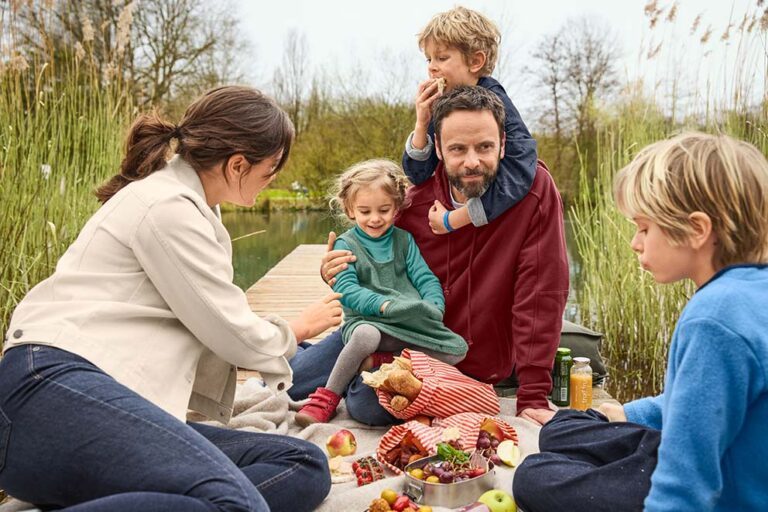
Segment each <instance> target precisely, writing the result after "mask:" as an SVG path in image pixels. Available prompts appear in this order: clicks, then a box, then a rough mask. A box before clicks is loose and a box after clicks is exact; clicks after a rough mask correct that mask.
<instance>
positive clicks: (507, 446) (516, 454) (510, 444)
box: [496, 439, 520, 467]
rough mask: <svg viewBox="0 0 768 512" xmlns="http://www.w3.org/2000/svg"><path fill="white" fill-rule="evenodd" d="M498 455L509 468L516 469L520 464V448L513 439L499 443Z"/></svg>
mask: <svg viewBox="0 0 768 512" xmlns="http://www.w3.org/2000/svg"><path fill="white" fill-rule="evenodd" d="M496 454H497V455H498V456H499V458H500V459H501V461H502V462H503V463H504V464H506V465H507V466H511V467H515V466H517V464H518V462H520V448H518V447H517V445H516V444H515V442H514V441H512V440H511V439H507V440H506V441H502V442H501V443H499V446H498V447H497V448H496Z"/></svg>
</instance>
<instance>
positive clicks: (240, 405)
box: [0, 379, 539, 512]
mask: <svg viewBox="0 0 768 512" xmlns="http://www.w3.org/2000/svg"><path fill="white" fill-rule="evenodd" d="M299 406H300V404H297V403H294V402H292V401H291V400H290V398H289V397H288V395H287V394H285V393H282V394H281V395H279V396H276V395H274V394H273V392H272V391H270V390H269V388H266V387H264V386H262V385H261V383H260V381H258V380H257V379H248V380H247V381H246V382H245V384H243V385H241V386H238V389H237V394H236V395H235V410H234V415H233V417H232V420H231V421H230V423H229V425H228V426H229V427H230V428H236V429H243V430H250V431H253V432H272V433H276V434H285V435H289V436H292V437H298V438H301V439H306V440H308V441H311V442H313V443H315V444H317V445H318V446H320V447H322V448H323V451H325V442H326V440H327V439H328V436H330V435H331V434H333V433H334V432H336V431H337V430H339V429H340V428H346V429H349V430H351V431H352V432H353V433H354V435H355V438H356V439H357V452H356V453H355V454H354V455H351V456H349V457H347V460H349V461H350V462H351V461H353V460H355V459H356V458H358V457H362V456H364V455H374V451H375V449H376V445H377V444H378V442H379V439H380V438H381V436H382V435H383V434H384V433H385V432H386V431H387V428H385V427H369V426H367V425H363V424H361V423H358V422H357V421H355V420H352V419H351V418H350V417H349V415H348V414H347V412H346V409H345V407H344V402H343V401H342V404H341V406H340V407H339V412H338V414H337V416H336V417H335V418H334V419H333V421H332V422H331V423H321V424H315V425H311V426H310V427H308V428H306V429H303V430H302V429H301V428H300V427H299V426H298V425H296V423H294V421H293V418H294V416H295V415H296V412H295V411H296V410H297V409H298V407H299ZM514 411H515V400H514V399H510V398H502V399H501V414H500V416H501V417H502V418H503V419H504V420H505V421H507V422H508V423H509V424H510V425H512V426H513V427H515V429H516V430H517V435H518V439H519V442H520V449H521V451H522V454H523V457H525V456H527V455H529V454H531V453H536V452H538V449H539V447H538V436H539V427H537V426H535V425H534V424H533V423H530V422H528V421H526V420H522V419H520V418H517V417H515V415H514ZM190 419H191V420H199V419H200V418H195V417H191V418H190ZM211 424H212V425H219V426H220V424H219V423H211ZM495 471H496V475H495V478H496V484H495V488H497V489H503V490H505V491H507V492H509V493H510V494H511V492H512V478H513V477H514V469H512V468H507V467H500V468H496V470H495ZM403 478H404V477H403V476H402V475H400V476H395V475H393V474H391V473H389V472H388V473H387V478H385V479H384V480H379V481H377V482H374V483H372V484H369V485H365V486H363V487H357V484H356V482H347V483H343V484H334V485H333V488H332V489H331V493H330V495H329V496H328V498H327V499H326V500H325V501H324V502H323V504H322V505H321V506H320V508H319V509H318V510H319V511H321V512H322V511H325V512H339V511H343V512H363V511H364V510H365V509H366V508H367V507H368V504H369V503H370V502H371V500H373V499H374V498H376V497H378V496H379V494H380V493H381V491H382V490H383V489H385V488H392V489H394V490H396V491H398V492H400V491H401V489H402V486H403ZM29 508H30V507H29V506H28V505H26V506H25V504H21V503H20V502H15V503H14V502H12V503H9V504H6V505H2V506H0V512H14V511H18V510H26V509H29ZM434 510H435V512H441V511H447V510H448V509H444V508H435V509H434Z"/></svg>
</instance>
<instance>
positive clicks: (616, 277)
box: [571, 112, 768, 402]
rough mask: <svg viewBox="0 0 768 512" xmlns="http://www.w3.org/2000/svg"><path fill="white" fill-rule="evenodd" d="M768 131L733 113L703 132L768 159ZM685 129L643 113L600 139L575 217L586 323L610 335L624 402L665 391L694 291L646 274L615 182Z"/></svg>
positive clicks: (756, 116) (623, 118)
mask: <svg viewBox="0 0 768 512" xmlns="http://www.w3.org/2000/svg"><path fill="white" fill-rule="evenodd" d="M766 126H768V122H766V117H765V115H764V114H763V113H761V112H755V113H752V114H750V115H747V114H746V113H744V112H741V113H739V112H727V113H723V115H722V116H721V123H720V124H718V125H711V126H698V127H697V128H698V129H704V130H707V131H710V132H713V133H715V132H724V133H728V134H730V135H733V136H735V137H738V138H741V139H744V140H748V141H750V142H751V143H753V144H755V145H756V146H757V147H759V148H761V150H762V151H763V153H766V154H768V136H766V132H765V128H766ZM690 128H694V127H690ZM681 129H684V127H681V126H676V125H672V124H670V123H669V122H668V121H664V120H660V119H653V118H649V117H647V116H644V115H642V114H638V113H624V115H620V116H619V117H618V119H617V120H616V121H614V122H612V123H611V124H610V125H609V126H607V127H605V128H604V130H603V131H601V133H600V134H599V135H598V138H599V140H598V146H597V158H596V161H597V170H596V174H595V173H593V176H596V177H595V178H594V179H589V178H587V176H589V174H588V172H587V169H586V164H584V163H582V166H581V170H580V174H581V180H580V188H579V195H578V197H577V198H576V200H575V204H574V206H573V208H572V210H571V219H572V225H573V229H574V238H575V241H576V245H577V251H578V254H579V257H580V263H581V264H580V266H579V271H578V276H577V279H578V280H579V282H580V284H581V286H580V288H579V290H578V292H577V299H578V302H579V306H580V311H581V321H582V322H583V323H584V324H585V325H588V326H590V327H592V328H595V329H596V330H598V331H601V332H603V333H604V334H605V338H604V342H603V348H602V352H603V356H604V357H605V359H606V363H607V366H608V370H609V372H610V376H609V378H608V380H607V390H608V391H609V392H610V393H611V394H612V395H613V396H614V397H616V398H617V399H618V400H620V401H622V402H623V401H627V400H631V399H635V398H638V397H641V396H646V395H650V394H657V393H659V392H660V391H661V390H662V389H663V383H664V374H665V370H666V360H667V350H668V348H669V341H670V339H671V337H672V333H673V330H674V327H675V323H676V321H677V319H678V317H679V315H680V312H681V311H682V308H683V307H684V306H685V304H686V302H687V301H688V299H689V298H690V297H691V295H692V294H693V292H694V287H693V285H692V284H691V283H690V282H688V283H678V284H674V285H658V284H656V283H655V282H654V280H653V278H652V276H651V275H650V274H649V273H647V272H645V271H643V270H642V269H641V268H640V266H639V264H638V261H637V257H636V255H635V254H634V253H633V252H632V250H631V249H630V246H629V243H630V240H631V238H632V236H633V234H634V225H633V224H632V223H631V222H630V221H629V220H627V219H626V218H624V217H623V216H622V215H621V214H620V213H619V211H618V210H617V209H616V207H615V204H614V201H613V195H612V182H613V177H614V175H615V174H616V172H617V171H618V170H620V169H621V168H622V167H624V166H625V165H626V164H628V163H629V162H630V161H631V160H632V157H633V156H634V155H635V154H636V153H637V152H638V151H639V150H640V149H642V148H643V147H644V146H646V145H647V144H650V143H652V142H654V141H657V140H660V139H664V138H666V137H668V136H670V135H672V134H673V133H677V132H679V131H681Z"/></svg>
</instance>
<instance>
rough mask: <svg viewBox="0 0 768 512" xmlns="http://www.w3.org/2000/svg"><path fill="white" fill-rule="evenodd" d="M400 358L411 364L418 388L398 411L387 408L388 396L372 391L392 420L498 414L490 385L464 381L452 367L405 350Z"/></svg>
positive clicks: (462, 375) (496, 401) (497, 404)
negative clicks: (419, 387)
mask: <svg viewBox="0 0 768 512" xmlns="http://www.w3.org/2000/svg"><path fill="white" fill-rule="evenodd" d="M401 356H403V357H405V358H407V359H410V360H411V366H412V368H413V374H414V375H415V376H416V377H417V378H418V379H419V380H420V381H421V382H422V388H421V392H420V393H419V394H418V396H417V397H416V399H415V400H414V401H413V402H411V404H410V405H408V407H406V408H405V409H403V410H402V411H395V410H394V409H392V408H391V407H390V406H389V401H390V399H391V398H392V394H391V393H388V392H386V391H382V390H381V389H377V390H376V394H377V395H378V397H379V403H380V404H381V406H382V407H384V409H386V410H387V411H389V412H390V413H391V414H392V415H393V416H395V417H396V418H400V419H402V420H407V419H410V418H413V417H414V416H416V415H419V414H424V415H426V416H432V417H436V418H447V417H448V416H453V415H454V414H460V413H463V412H478V413H484V414H490V415H496V414H498V413H499V410H500V406H499V397H497V396H496V392H495V391H494V390H493V386H491V385H490V384H483V383H482V382H479V381H476V380H475V379H473V378H472V377H467V376H466V375H464V374H463V373H461V372H460V371H459V370H457V369H456V368H454V367H453V366H451V365H449V364H446V363H443V362H441V361H438V360H437V359H433V358H431V357H429V356H428V355H426V354H423V353H421V352H418V351H416V350H409V349H405V350H403V352H402V354H401Z"/></svg>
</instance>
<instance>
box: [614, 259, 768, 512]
mask: <svg viewBox="0 0 768 512" xmlns="http://www.w3.org/2000/svg"><path fill="white" fill-rule="evenodd" d="M625 412H626V415H627V419H628V420H629V421H633V422H636V423H641V424H644V425H647V426H650V427H653V428H657V429H661V445H660V446H659V454H658V457H659V458H658V464H657V466H656V470H655V471H654V473H653V476H652V478H651V491H650V493H649V495H648V497H647V498H646V500H645V510H646V511H653V512H657V511H670V512H672V511H674V512H685V511H696V512H703V511H710V510H715V511H725V510H740V511H741V510H744V511H752V510H755V511H756V510H766V509H767V508H768V443H766V434H767V433H768V266H766V265H760V266H757V265H744V266H733V267H728V268H726V269H724V270H722V271H721V272H719V273H718V274H717V275H716V276H715V277H714V278H713V279H711V280H710V281H709V282H708V283H707V284H706V285H704V286H703V287H701V288H700V289H699V290H698V291H697V292H696V294H695V295H694V296H693V298H692V299H691V301H690V302H689V303H688V305H687V306H686V307H685V309H684V310H683V313H682V315H681V316H680V320H679V321H678V324H677V327H676V328H675V332H674V335H673V337H672V343H671V345H670V348H669V361H668V368H667V375H666V380H665V384H664V393H663V394H662V395H659V396H657V397H653V398H644V399H641V400H636V401H634V402H630V403H628V404H626V406H625Z"/></svg>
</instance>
